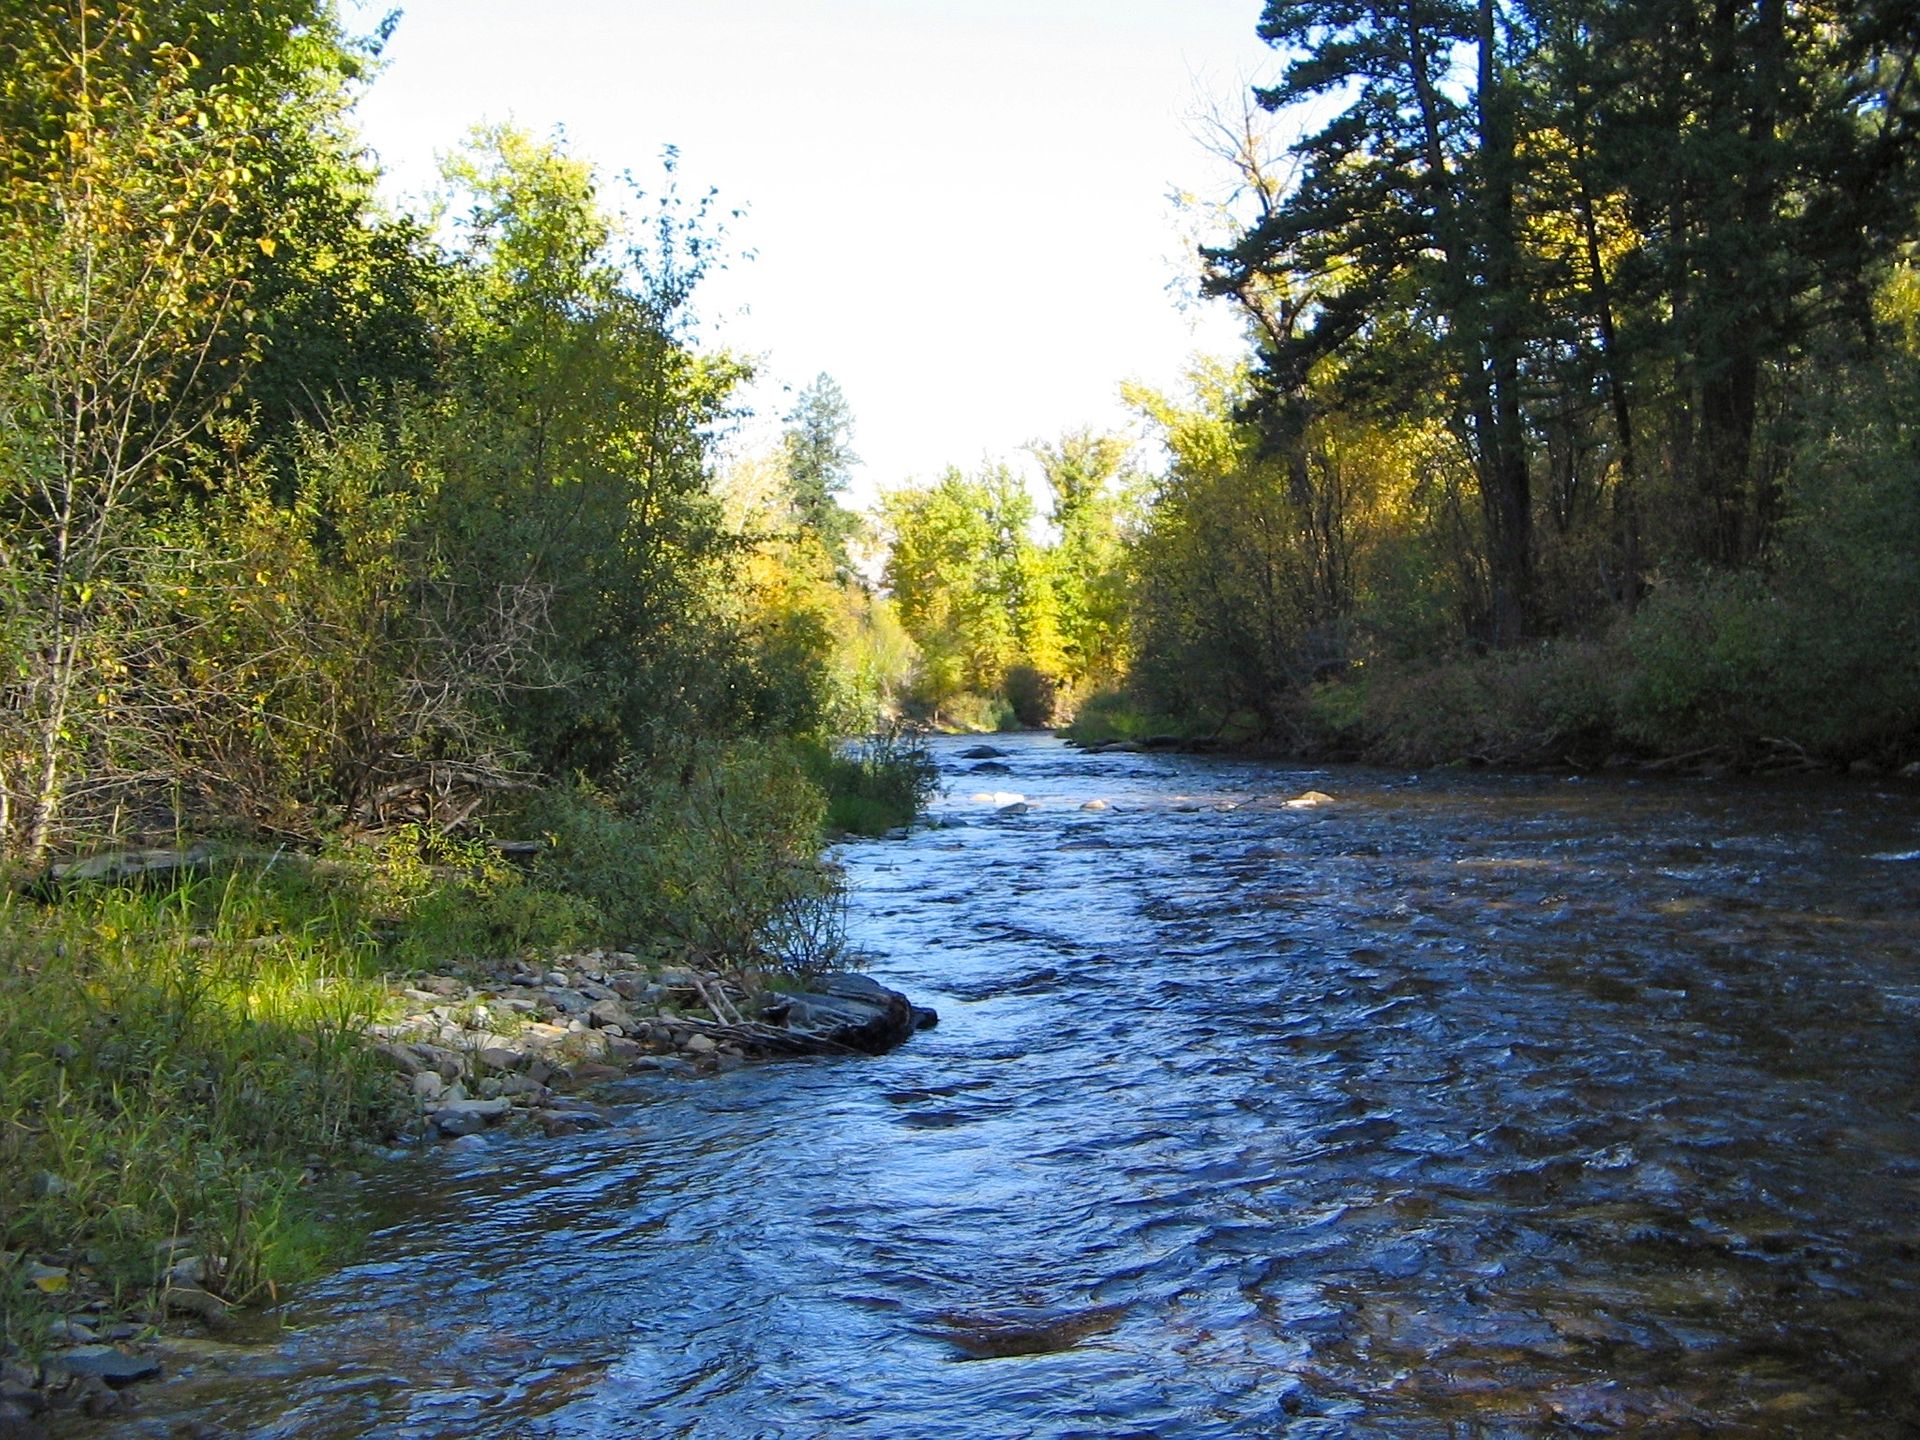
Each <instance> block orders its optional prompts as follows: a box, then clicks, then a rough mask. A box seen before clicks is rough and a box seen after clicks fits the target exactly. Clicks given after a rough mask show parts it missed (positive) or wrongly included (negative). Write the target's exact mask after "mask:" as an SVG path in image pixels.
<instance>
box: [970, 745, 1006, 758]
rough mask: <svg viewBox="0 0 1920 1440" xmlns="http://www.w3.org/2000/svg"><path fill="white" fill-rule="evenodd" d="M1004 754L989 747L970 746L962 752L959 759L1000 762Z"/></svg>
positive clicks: (1004, 752) (1002, 751)
mask: <svg viewBox="0 0 1920 1440" xmlns="http://www.w3.org/2000/svg"><path fill="white" fill-rule="evenodd" d="M1006 754H1007V752H1006V751H1004V750H996V749H994V748H993V746H991V745H972V746H969V747H968V748H967V749H965V750H962V751H961V752H960V756H959V758H960V759H962V760H1002V759H1005V758H1006Z"/></svg>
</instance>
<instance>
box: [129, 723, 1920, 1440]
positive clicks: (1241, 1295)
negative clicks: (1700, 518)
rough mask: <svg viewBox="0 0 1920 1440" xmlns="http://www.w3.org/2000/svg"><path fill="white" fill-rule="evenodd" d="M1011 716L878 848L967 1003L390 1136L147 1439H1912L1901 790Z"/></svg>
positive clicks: (878, 933) (1908, 1022)
mask: <svg viewBox="0 0 1920 1440" xmlns="http://www.w3.org/2000/svg"><path fill="white" fill-rule="evenodd" d="M942 744H943V747H944V749H945V750H946V752H947V753H948V754H949V756H950V755H951V754H952V752H953V751H956V750H958V749H959V748H962V746H961V745H960V744H949V743H947V742H942ZM1005 748H1006V749H1007V750H1008V751H1009V752H1010V753H1009V754H1008V755H1007V756H1006V757H1004V759H1003V760H1001V761H999V762H998V763H1000V764H1003V765H1004V766H1005V767H1006V768H1005V770H1004V772H1002V771H994V772H988V773H989V774H991V776H992V779H991V780H990V781H987V782H985V783H983V780H982V779H981V778H977V777H975V776H973V775H971V774H968V773H966V772H967V771H968V770H969V769H970V764H971V762H958V761H953V760H951V759H950V760H949V761H948V773H949V777H950V784H949V798H948V799H947V800H946V801H945V802H943V804H942V806H941V811H940V814H941V816H942V818H943V819H944V820H945V821H947V822H949V824H948V827H947V828H942V829H937V830H930V831H927V832H923V833H920V834H917V835H916V836H915V837H914V838H913V839H912V840H910V841H907V842H904V843H900V842H896V843H890V844H886V843H876V844H868V845H857V846H850V847H848V849H847V852H846V856H845V859H846V861H847V864H848V867H849V870H850V872H851V873H852V875H853V877H854V880H855V885H856V900H855V907H854V929H855V934H856V938H857V940H858V942H859V943H860V945H861V946H862V947H863V948H864V949H866V950H867V951H869V952H870V953H871V955H872V956H873V963H874V969H875V973H876V974H877V975H879V976H880V977H881V978H882V979H885V980H886V981H888V983H891V984H895V985H898V986H900V987H901V988H904V989H907V990H909V991H911V992H912V993H913V994H914V996H915V998H916V999H920V1000H922V1001H924V1002H928V1003H932V1004H934V1005H936V1006H937V1007H938V1008H939V1009H940V1011H941V1014H942V1017H943V1018H942V1024H941V1027H940V1028H939V1029H938V1030H937V1031H934V1032H931V1033H928V1034H924V1035H921V1036H918V1037H916V1038H915V1039H914V1040H913V1041H912V1042H911V1043H910V1044H909V1045H908V1046H907V1047H906V1048H905V1049H904V1050H902V1051H900V1052H898V1053H896V1054H895V1055H893V1056H890V1057H886V1058H884V1059H881V1060H878V1061H831V1062H806V1063H795V1064H787V1065H781V1066H775V1067H766V1068H758V1069H751V1070H744V1071H740V1072H736V1073H734V1074H732V1075H727V1076H721V1077H718V1078H715V1079H710V1080H705V1081H700V1082H695V1083H684V1082H676V1081H669V1080H661V1081H657V1082H652V1083H651V1084H650V1085H637V1086H634V1087H632V1088H629V1089H627V1090H624V1091H620V1092H616V1093H615V1094H614V1096H613V1097H611V1098H612V1100H613V1103H614V1105H615V1116H616V1121H617V1123H616V1124H615V1125H614V1126H613V1127H611V1128H610V1129H608V1130H604V1131H600V1132H597V1133H592V1134H587V1135H580V1136H573V1137H566V1138H563V1139H558V1140H552V1141H547V1140H537V1141H536V1140H524V1141H515V1142H507V1143H502V1144H499V1145H497V1146H496V1147H495V1148H494V1149H493V1150H492V1151H490V1152H489V1153H488V1154H486V1155H484V1156H482V1157H479V1158H475V1159H469V1158H466V1157H460V1156H455V1155H452V1154H448V1153H444V1152H443V1153H440V1154H437V1155H434V1156H431V1157H427V1158H425V1159H423V1160H421V1161H419V1162H417V1163H415V1164H413V1165H410V1166H409V1167H407V1168H406V1170H405V1171H404V1172H403V1173H400V1174H397V1175H394V1176H390V1177H387V1178H386V1179H384V1180H383V1181H382V1182H381V1186H382V1190H381V1194H382V1199H381V1203H382V1205H383V1206H384V1208H385V1223H386V1228H385V1229H384V1230H383V1232H382V1233H381V1234H380V1235H379V1236H378V1237H377V1239H376V1241H375V1244H374V1247H373V1249H374V1253H373V1254H372V1256H371V1257H370V1259H369V1261H368V1263H367V1264H364V1265H362V1266H360V1267H357V1268H356V1269H354V1270H352V1271H349V1272H348V1273H346V1274H344V1275H342V1276H340V1277H339V1278H338V1279H336V1280H334V1281H332V1282H330V1283H328V1284H327V1285H324V1286H322V1287H319V1288H317V1289H316V1290H315V1291H314V1292H312V1293H311V1294H309V1295H308V1296H306V1297H304V1299H303V1300H302V1302H301V1303H300V1304H299V1305H298V1306H297V1307H295V1308H294V1309H293V1310H292V1312H291V1313H290V1316H289V1318H290V1321H291V1323H292V1324H293V1326H294V1327H295V1329H294V1330H293V1332H292V1333H290V1334H289V1335H288V1336H287V1338H286V1339H285V1341H284V1343H281V1344H279V1345H277V1346H273V1347H269V1348H266V1349H264V1350H262V1349H254V1350H247V1351H237V1352H216V1353H213V1354H211V1355H208V1356H206V1357H204V1358H201V1359H199V1360H197V1361H195V1362H194V1363H192V1364H190V1365H188V1366H186V1367H185V1368H186V1369H187V1370H188V1372H189V1373H188V1374H186V1375H185V1377H184V1378H182V1379H180V1380H178V1381H176V1382H174V1383H173V1384H171V1385H169V1386H167V1387H163V1388H161V1389H159V1390H157V1391H155V1392H153V1393H152V1396H151V1398H150V1400H149V1401H148V1402H147V1404H146V1406H145V1407H144V1414H145V1416H146V1418H145V1419H144V1420H142V1421H141V1422H140V1424H139V1425H136V1426H129V1425H128V1424H127V1423H126V1422H121V1424H120V1425H119V1427H118V1428H117V1430H116V1432H115V1433H135V1434H138V1433H147V1434H154V1435H163V1434H170V1433H174V1432H173V1426H174V1425H175V1424H176V1423H177V1422H179V1421H181V1420H182V1419H183V1418H184V1417H188V1416H191V1417H194V1419H195V1421H196V1423H198V1424H200V1425H202V1426H203V1427H208V1428H206V1429H205V1430H204V1431H203V1433H208V1434H213V1433H220V1434H231V1435H251V1436H262V1437H268V1436H274V1437H277V1436H287V1437H292V1436H302V1437H314V1436H317V1437H332V1436H341V1437H344V1436H350V1435H365V1434H378V1435H383V1436H397V1437H409V1436H419V1437H427V1436H442V1435H462V1436H522V1435H532V1436H581V1437H588V1436H591V1437H600V1436H678V1435H685V1436H714V1437H732V1436H764V1437H789V1436H790V1437H801V1436H829V1435H832V1436H839V1435H852V1436H860V1435H867V1436H876V1437H879V1436H884V1437H889V1440H899V1437H915V1436H928V1437H933V1436H939V1437H955V1436H965V1437H979V1440H985V1437H1015V1436H1033V1437H1068V1436H1101V1437H1112V1436H1133V1435H1138V1436H1159V1437H1176V1436H1177V1437H1213V1436H1219V1437H1227V1436H1234V1437H1239V1436H1249V1435H1287V1436H1302V1437H1310V1436H1349V1435H1351V1436H1409V1437H1411V1436H1420V1437H1429V1436H1435V1435H1460V1436H1489V1437H1494V1436H1536V1435H1539V1436H1545V1435H1560V1434H1565V1433H1639V1434H1660V1435H1688V1434H1706V1433H1709V1432H1710V1433H1712V1434H1714V1435H1716V1436H1728V1435H1730V1436H1790V1435H1807V1436H1828V1435H1837V1434H1846V1435H1850V1436H1869V1437H1872V1436H1888V1437H1891V1436H1896V1435H1907V1434H1911V1433H1913V1428H1914V1426H1915V1424H1916V1423H1920V1391H1916V1388H1915V1384H1916V1382H1915V1380H1914V1378H1913V1377H1914V1376H1915V1374H1916V1366H1915V1363H1914V1362H1915V1361H1916V1359H1920V1355H1917V1354H1916V1350H1917V1349H1920V1314H1917V1313H1916V1308H1915V1302H1914V1287H1915V1285H1916V1283H1920V1229H1917V1228H1916V1222H1915V1202H1916V1200H1917V1199H1920V1120H1917V1119H1916V1105H1917V1103H1920V1094H1917V1093H1916V1091H1917V1089H1920V1078H1917V1077H1920V1068H1917V1067H1916V1063H1915V1062H1916V1058H1920V1042H1917V1041H1916V1035H1915V1026H1914V1019H1915V1015H1916V1012H1920V966H1916V960H1917V959H1920V954H1917V953H1916V952H1920V943H1917V942H1916V932H1915V927H1914V923H1913V922H1914V915H1915V900H1916V896H1917V895H1920V863H1915V862H1912V861H1910V860H1904V859H1899V858H1889V857H1899V856H1901V855H1903V854H1906V853H1908V852H1912V851H1913V850H1914V849H1915V847H1916V841H1917V840H1920V806H1917V805H1916V804H1915V802H1914V800H1913V799H1912V797H1911V796H1910V795H1904V794H1903V795H1898V796H1889V795H1879V794H1876V793H1874V792H1872V791H1870V790H1854V789H1844V790H1836V789H1832V788H1826V789H1822V788H1816V787H1809V788H1804V789H1794V788H1768V789H1764V790H1760V789H1738V788H1709V787H1685V786H1651V785H1634V784H1629V783H1619V782H1606V783H1600V782H1581V783H1569V782H1567V781H1565V780H1563V779H1553V778H1538V777H1532V778H1511V777H1454V778H1448V779H1444V780H1441V779H1434V778H1430V777H1410V776H1404V775H1391V774H1379V773H1371V772H1357V771H1345V770H1320V771H1305V770H1293V771H1282V770H1275V769H1273V768H1270V767H1264V766H1259V765H1253V764H1247V763H1236V762H1223V761H1216V762H1203V761H1196V760H1191V759H1179V758H1173V757H1166V756H1158V755H1110V756H1098V757H1089V756H1081V755H1077V754H1074V753H1072V752H1070V751H1067V750H1065V749H1063V748H1062V747H1060V746H1058V745H1057V744H1056V743H1055V742H1052V741H1050V740H1043V739H1039V738H1031V737H1029V738H1020V739H1017V740H1014V741H1012V742H1008V743H1006V744H1005ZM1309 789H1317V790H1320V791H1323V792H1325V793H1327V794H1329V795H1331V796H1333V797H1334V798H1333V801H1332V803H1326V804H1317V805H1310V806H1300V807H1290V806H1289V805H1288V804H1287V802H1288V801H1289V800H1291V799H1293V798H1295V797H1297V796H1299V795H1300V794H1301V793H1302V792H1304V791H1307V790H1309ZM995 792H1000V793H998V794H996V793H995ZM976 795H979V796H980V797H981V798H979V799H975V798H972V797H974V796H976ZM1008 795H1012V796H1017V797H1019V798H1018V800H1017V801H1016V800H1009V799H1007V798H1006V797H1007V796H1008ZM1093 802H1104V808H1086V807H1088V806H1089V805H1090V804H1092V803H1093ZM1014 804H1024V805H1026V806H1028V807H1030V808H1028V809H1026V810H1024V811H1012V812H1006V813H1003V811H1005V808H1006V806H1008V805H1014Z"/></svg>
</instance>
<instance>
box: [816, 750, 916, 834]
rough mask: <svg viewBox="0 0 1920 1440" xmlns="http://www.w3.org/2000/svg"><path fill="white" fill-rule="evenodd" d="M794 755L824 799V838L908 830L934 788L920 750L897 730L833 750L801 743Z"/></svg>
mask: <svg viewBox="0 0 1920 1440" xmlns="http://www.w3.org/2000/svg"><path fill="white" fill-rule="evenodd" d="M796 753H797V754H798V755H799V757H800V760H801V763H802V764H803V765H804V766H805V767H806V770H807V774H808V776H809V778H810V779H811V780H812V781H813V783H814V784H815V785H817V786H819V787H820V789H821V791H822V792H823V793H824V794H825V795H826V797H827V818H826V828H827V832H828V833H829V834H842V835H884V834H885V833H886V832H887V831H889V830H892V829H894V828H895V827H897V826H901V825H911V824H912V823H913V821H914V819H915V818H916V817H917V816H918V815H919V814H920V813H921V812H922V811H923V810H925V809H926V806H927V802H928V801H930V800H931V799H932V798H933V796H934V793H935V791H936V790H937V789H938V788H939V785H940V775H939V770H938V768H937V767H936V766H935V765H934V763H933V757H932V756H931V755H929V754H928V753H927V748H926V746H925V745H923V744H921V743H920V742H919V741H918V740H917V739H915V738H913V737H910V736H907V735H904V734H903V733H902V732H900V731H899V730H885V731H881V732H879V733H877V734H874V735H872V736H869V737H868V738H866V739H864V740H860V741H857V742H855V743H853V744H851V745H846V746H842V747H839V748H836V747H834V746H833V745H830V744H828V743H827V742H825V741H803V742H799V743H798V745H797V747H796Z"/></svg>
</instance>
